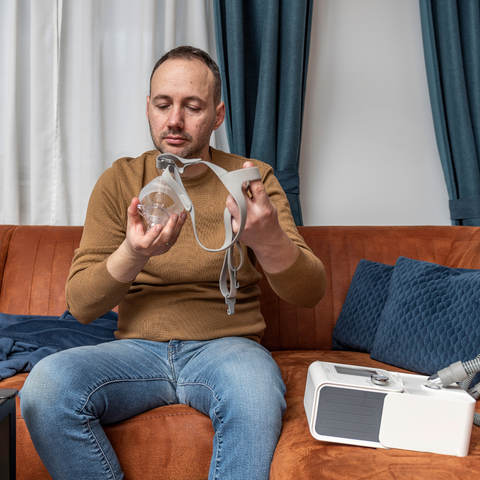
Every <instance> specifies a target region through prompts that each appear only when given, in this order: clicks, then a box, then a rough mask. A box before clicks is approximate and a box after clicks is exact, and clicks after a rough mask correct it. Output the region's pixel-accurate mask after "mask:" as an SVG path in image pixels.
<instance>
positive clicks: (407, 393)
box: [304, 362, 475, 457]
mask: <svg viewBox="0 0 480 480" xmlns="http://www.w3.org/2000/svg"><path fill="white" fill-rule="evenodd" d="M427 379H428V377H426V376H422V375H413V374H406V373H398V372H387V371H386V370H381V369H376V368H368V367H359V366H352V365H341V364H335V363H327V362H314V363H312V364H311V365H310V367H309V369H308V376H307V385H306V390H305V397H304V406H305V412H306V415H307V420H308V425H309V427H310V432H311V434H312V435H313V437H314V438H316V439H317V440H322V441H326V442H337V443H345V444H351V445H362V446H365V447H376V448H399V449H403V450H416V451H420V452H430V453H440V454H445V455H456V456H458V457H464V456H466V455H467V454H468V448H469V444H470V435H471V432H472V425H473V416H474V409H475V399H474V398H472V397H471V396H470V395H469V394H468V393H467V392H466V391H465V390H463V389H461V388H460V387H459V386H458V385H450V386H448V387H444V388H441V389H432V388H430V387H427V386H426V385H425V383H426V381H427Z"/></svg>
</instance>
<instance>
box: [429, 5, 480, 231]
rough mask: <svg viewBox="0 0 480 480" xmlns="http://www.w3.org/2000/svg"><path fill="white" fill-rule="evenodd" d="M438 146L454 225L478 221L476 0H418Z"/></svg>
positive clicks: (479, 22) (479, 43)
mask: <svg viewBox="0 0 480 480" xmlns="http://www.w3.org/2000/svg"><path fill="white" fill-rule="evenodd" d="M420 14H421V22H422V35H423V46H424V53H425V64H426V68H427V79H428V87H429V93H430V101H431V105H432V113H433V121H434V126H435V134H436V138H437V145H438V150H439V153H440V159H441V161H442V166H443V171H444V174H445V180H446V183H447V189H448V195H449V198H450V217H451V219H452V223H453V224H454V225H480V5H479V0H420Z"/></svg>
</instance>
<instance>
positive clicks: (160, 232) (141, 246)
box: [107, 198, 187, 282]
mask: <svg viewBox="0 0 480 480" xmlns="http://www.w3.org/2000/svg"><path fill="white" fill-rule="evenodd" d="M139 203H140V202H139V200H138V198H134V199H133V200H132V203H131V204H130V206H129V207H128V210H127V231H126V237H125V240H124V241H123V243H122V244H121V245H120V246H119V247H118V249H117V250H116V251H115V252H113V254H112V255H111V256H110V257H109V258H108V260H107V268H108V271H109V272H110V274H111V275H112V277H114V278H116V279H117V280H119V281H121V282H131V281H132V280H134V279H135V277H136V276H137V275H138V274H139V273H140V272H141V271H142V269H143V267H144V266H145V265H146V263H147V262H148V260H149V258H150V257H154V256H157V255H162V254H164V253H166V252H168V250H170V248H172V246H173V245H174V244H175V242H176V241H177V239H178V236H179V235H180V231H181V230H182V227H183V224H184V223H185V220H186V219H187V214H186V213H185V212H182V213H181V214H180V215H172V216H171V217H170V218H169V219H168V222H167V224H166V225H165V226H164V227H163V226H162V225H155V226H154V227H152V228H150V229H149V230H148V231H147V230H146V228H145V225H144V223H143V222H142V220H141V218H140V214H139V213H138V208H137V207H138V204H139Z"/></svg>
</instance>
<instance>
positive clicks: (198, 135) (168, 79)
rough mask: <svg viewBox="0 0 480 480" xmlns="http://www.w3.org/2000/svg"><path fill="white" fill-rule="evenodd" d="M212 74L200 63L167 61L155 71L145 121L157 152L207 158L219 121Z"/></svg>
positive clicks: (219, 108)
mask: <svg viewBox="0 0 480 480" xmlns="http://www.w3.org/2000/svg"><path fill="white" fill-rule="evenodd" d="M213 99H214V89H213V74H212V72H211V71H210V69H209V68H208V67H207V66H206V65H205V64H203V63H202V62H201V61H200V60H178V59H176V60H172V59H171V60H167V61H166V62H164V63H162V65H160V66H159V67H158V69H157V70H156V71H155V73H154V75H153V78H152V83H151V92H150V96H149V97H147V119H148V123H149V125H150V134H151V135H152V140H153V143H154V145H155V147H156V148H157V150H159V151H160V152H161V153H166V152H168V153H173V154H175V155H178V156H179V157H183V158H203V159H205V160H208V159H209V142H210V136H211V134H212V131H213V130H216V129H217V128H218V127H219V126H220V125H221V124H222V122H223V119H224V116H225V106H224V104H223V102H221V103H220V104H218V105H214V100H213Z"/></svg>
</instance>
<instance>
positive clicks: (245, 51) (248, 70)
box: [214, 0, 313, 225]
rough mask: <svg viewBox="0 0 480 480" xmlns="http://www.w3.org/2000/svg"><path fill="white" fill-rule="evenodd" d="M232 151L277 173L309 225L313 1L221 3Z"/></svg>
mask: <svg viewBox="0 0 480 480" xmlns="http://www.w3.org/2000/svg"><path fill="white" fill-rule="evenodd" d="M214 9H215V29H216V41H217V52H218V64H219V67H220V71H221V74H222V83H223V86H222V88H223V100H224V102H225V105H226V118H225V122H226V132H227V138H228V143H229V147H230V151H231V152H232V153H236V154H239V155H243V156H245V157H249V158H256V159H258V160H261V161H263V162H265V163H268V164H269V165H271V166H272V167H273V168H274V171H275V175H276V177H277V178H278V180H279V181H280V183H281V185H282V187H283V189H284V190H285V193H286V194H287V197H288V200H289V202H290V206H291V209H292V213H293V216H294V218H295V222H296V223H297V225H302V223H303V221H302V211H301V206H300V196H299V194H300V185H299V183H300V182H299V174H298V167H299V156H300V143H301V136H302V120H303V110H304V100H305V87H306V80H307V67H308V54H309V46H310V32H311V23H312V9H313V0H214Z"/></svg>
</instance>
